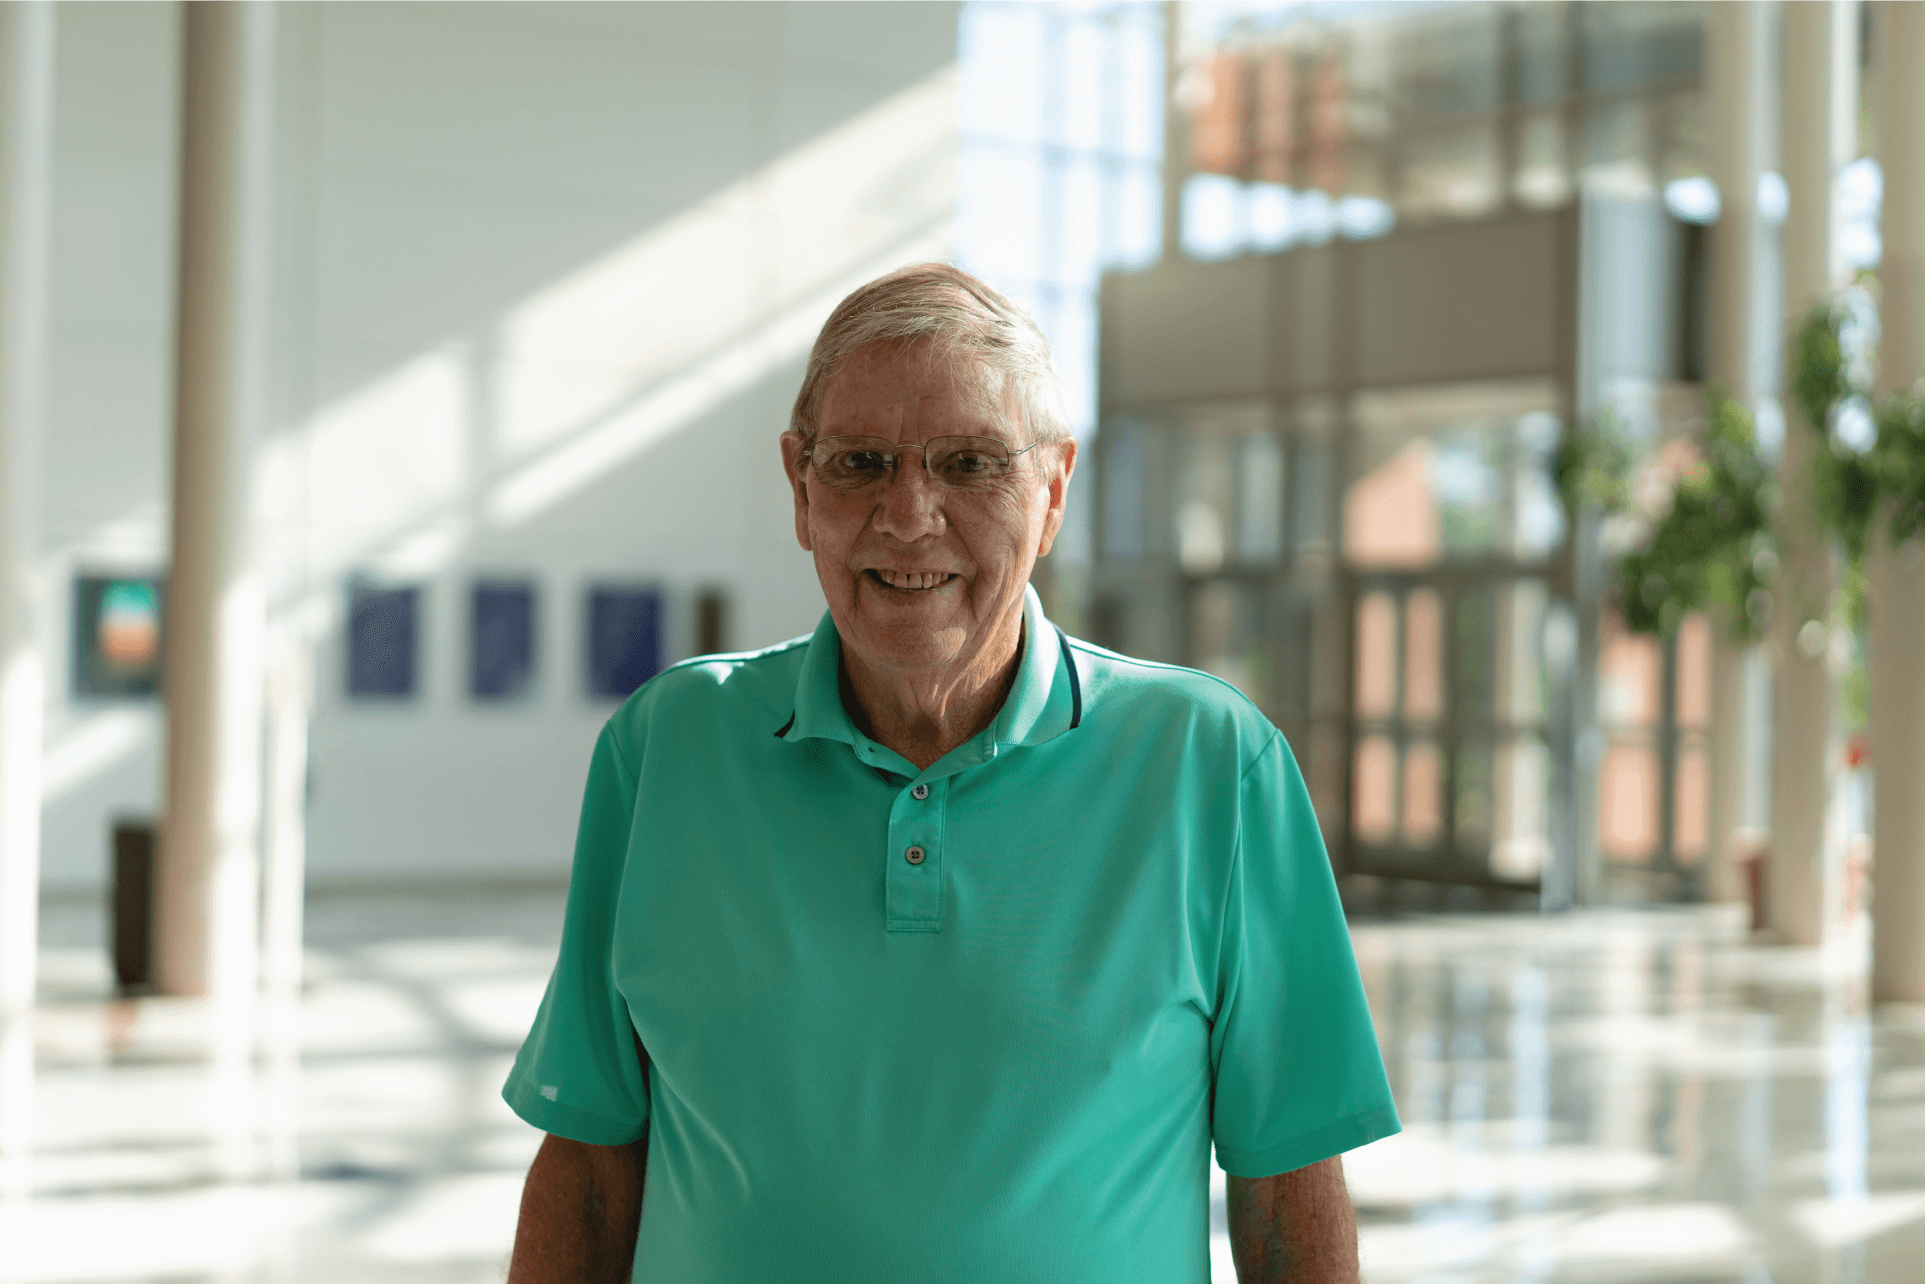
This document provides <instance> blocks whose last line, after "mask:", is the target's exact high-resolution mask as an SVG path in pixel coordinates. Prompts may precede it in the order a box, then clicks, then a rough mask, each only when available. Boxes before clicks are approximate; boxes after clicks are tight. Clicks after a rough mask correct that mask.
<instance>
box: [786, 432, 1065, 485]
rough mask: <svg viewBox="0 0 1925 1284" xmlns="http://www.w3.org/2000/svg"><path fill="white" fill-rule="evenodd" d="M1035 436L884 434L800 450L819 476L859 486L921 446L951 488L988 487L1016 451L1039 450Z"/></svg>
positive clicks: (930, 468) (931, 470) (929, 465)
mask: <svg viewBox="0 0 1925 1284" xmlns="http://www.w3.org/2000/svg"><path fill="white" fill-rule="evenodd" d="M1041 444H1042V443H1041V442H1037V441H1032V442H1030V443H1029V445H1027V446H1024V447H1023V448H1022V449H1021V450H1011V449H1010V448H1009V447H1008V445H1006V444H1005V443H1003V442H1000V441H998V440H996V439H995V438H994V437H931V438H930V439H929V440H928V441H926V442H923V443H922V444H921V445H917V444H916V443H915V442H913V441H895V442H892V441H887V440H884V439H883V438H881V437H822V438H819V439H817V440H816V441H814V442H812V443H811V444H810V445H809V446H808V447H807V448H806V449H805V450H803V452H802V457H803V458H804V459H807V460H808V461H809V462H810V463H811V464H812V465H813V466H814V467H815V475H816V480H818V481H820V482H821V483H822V484H823V485H824V486H830V487H833V488H835V489H836V490H860V489H862V488H863V487H864V486H867V485H868V484H869V483H871V482H874V481H880V480H881V479H882V478H883V477H884V476H885V475H886V474H888V473H889V472H890V471H891V470H892V469H894V468H895V467H896V465H897V463H898V462H899V460H900V458H901V457H900V455H899V454H898V453H897V452H899V451H903V450H920V451H921V452H922V466H923V469H924V470H925V471H926V472H928V474H929V475H930V476H931V477H933V478H935V479H936V480H937V481H938V482H940V483H941V484H942V485H944V486H947V487H949V488H950V489H951V490H987V489H989V488H990V487H993V486H995V485H996V483H998V482H1000V481H1002V480H1003V479H1004V478H1005V477H1008V476H1009V473H1010V470H1011V469H1012V468H1014V467H1015V466H1016V456H1018V455H1021V454H1023V453H1025V452H1026V451H1031V450H1034V449H1036V447H1038V446H1040V445H1041Z"/></svg>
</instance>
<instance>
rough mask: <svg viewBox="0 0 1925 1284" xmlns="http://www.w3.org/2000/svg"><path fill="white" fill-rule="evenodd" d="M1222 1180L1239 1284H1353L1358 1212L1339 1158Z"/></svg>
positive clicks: (1355, 1278) (1355, 1269) (1231, 1248)
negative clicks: (1269, 1174)
mask: <svg viewBox="0 0 1925 1284" xmlns="http://www.w3.org/2000/svg"><path fill="white" fill-rule="evenodd" d="M1227 1185H1228V1191H1227V1195H1228V1203H1229V1214H1230V1253H1231V1256H1232V1257H1233V1258H1234V1259H1235V1260H1236V1266H1237V1279H1238V1280H1239V1281H1240V1284H1357V1279H1358V1275H1357V1215H1356V1213H1355V1211H1354V1210H1352V1208H1351V1206H1350V1192H1349V1191H1347V1190H1345V1189H1344V1181H1343V1160H1342V1158H1341V1157H1339V1156H1333V1157H1331V1158H1329V1159H1326V1160H1324V1161H1323V1162H1322V1163H1317V1164H1311V1165H1310V1166H1309V1167H1308V1168H1299V1169H1297V1171H1295V1172H1290V1173H1279V1174H1277V1175H1276V1176H1274V1177H1258V1178H1247V1177H1231V1178H1230V1179H1229V1181H1228V1183H1227Z"/></svg>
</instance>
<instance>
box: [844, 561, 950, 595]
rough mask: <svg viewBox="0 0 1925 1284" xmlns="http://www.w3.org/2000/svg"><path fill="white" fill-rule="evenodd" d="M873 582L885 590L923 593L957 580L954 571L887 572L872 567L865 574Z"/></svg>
mask: <svg viewBox="0 0 1925 1284" xmlns="http://www.w3.org/2000/svg"><path fill="white" fill-rule="evenodd" d="M863 574H864V575H867V576H868V577H869V578H870V579H871V580H874V581H875V582H876V583H877V584H880V585H882V587H884V588H891V589H895V590H896V591H897V592H900V593H923V592H927V591H928V590H930V589H938V588H941V587H942V586H943V585H945V584H947V583H949V582H950V581H951V580H953V579H955V578H956V576H955V573H954V572H952V571H886V570H880V569H878V568H876V567H873V566H872V567H870V568H869V569H868V570H866V571H864V572H863Z"/></svg>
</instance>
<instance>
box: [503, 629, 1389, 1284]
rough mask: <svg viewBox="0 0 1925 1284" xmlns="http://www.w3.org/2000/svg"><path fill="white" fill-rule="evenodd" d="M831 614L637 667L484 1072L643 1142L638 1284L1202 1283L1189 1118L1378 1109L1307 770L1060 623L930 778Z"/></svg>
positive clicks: (1265, 1155)
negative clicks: (741, 642) (509, 1053)
mask: <svg viewBox="0 0 1925 1284" xmlns="http://www.w3.org/2000/svg"><path fill="white" fill-rule="evenodd" d="M839 664H840V643H839V641H838V638H837V635H836V630H835V626H834V624H833V622H832V621H831V620H830V619H829V617H828V616H826V615H825V616H824V617H823V621H822V624H821V626H820V627H819V628H817V629H816V631H815V635H814V636H813V637H809V638H798V639H796V640H795V641H793V642H788V643H784V644H783V645H781V646H777V647H771V648H770V649H769V650H766V651H759V652H755V653H753V654H747V655H734V656H711V657H706V658H702V659H698V660H691V661H689V662H687V663H686V664H682V665H678V666H676V667H675V668H672V669H669V670H668V671H666V672H664V673H662V674H661V675H660V676H658V677H656V678H655V679H653V680H652V681H650V682H648V683H647V684H646V685H644V686H643V687H642V688H641V689H640V690H639V691H637V692H636V693H635V695H634V696H633V697H632V698H630V699H629V701H628V702H627V703H626V704H625V705H623V706H622V708H621V710H620V711H619V712H617V713H616V714H615V716H614V717H613V718H611V719H610V720H609V722H608V725H607V727H606V729H605V730H604V731H603V732H602V735H601V739H600V741H599V743H598V744H597V746H596V748H595V755H594V761H593V764H592V765H591V767H590V769H589V777H588V789H587V798H586V800H585V802H584V803H583V806H582V819H581V830H580V835H579V837H578V839H577V845H576V851H575V871H574V878H573V881H572V882H571V883H570V885H569V889H568V911H567V920H566V922H565V924H564V926H563V931H562V944H561V956H560V960H559V962H558V963H557V964H556V967H555V972H554V976H553V979H552V980H551V981H550V982H549V986H548V993H547V996H546V997H545V998H544V999H543V1000H542V1005H541V1011H540V1014H539V1015H538V1016H537V1017H536V1018H535V1024H534V1028H533V1030H532V1031H531V1032H530V1033H529V1036H528V1040H527V1042H526V1043H524V1044H523V1045H522V1049H521V1054H520V1056H519V1057H518V1058H517V1059H516V1062H515V1067H514V1070H513V1072H512V1074H511V1075H510V1076H509V1079H508V1083H507V1086H506V1088H505V1089H504V1092H503V1095H504V1096H505V1097H506V1099H507V1101H508V1103H509V1105H510V1106H512V1107H513V1108H514V1109H515V1111H516V1113H518V1114H519V1115H521V1117H522V1118H524V1119H526V1120H527V1121H528V1122H529V1123H531V1124H533V1125H534V1126H535V1127H537V1128H540V1129H543V1130H545V1131H547V1132H552V1133H556V1134H559V1135H561V1136H564V1137H571V1138H574V1139H575V1140H577V1141H585V1142H592V1143H595V1144H598V1145H617V1144H621V1143H626V1142H632V1141H635V1140H636V1139H638V1138H641V1137H644V1136H646V1137H647V1139H648V1142H647V1151H648V1176H647V1184H646V1193H645V1195H644V1200H643V1207H642V1220H641V1229H640V1232H639V1235H638V1239H637V1243H636V1254H635V1275H634V1277H635V1278H636V1279H637V1280H647V1281H660V1280H667V1281H675V1282H676V1284H742V1282H743V1281H749V1280H761V1279H781V1280H784V1281H791V1282H803V1281H824V1282H825V1284H826V1282H829V1281H833V1282H834V1284H872V1282H873V1284H905V1282H912V1284H948V1282H949V1281H955V1282H956V1284H985V1282H986V1281H997V1282H1001V1281H1009V1282H1012V1284H1014V1282H1016V1281H1021V1282H1023V1284H1042V1282H1044V1281H1061V1282H1062V1284H1089V1281H1094V1280H1102V1281H1106V1282H1110V1284H1114V1282H1118V1281H1143V1282H1144V1284H1192V1282H1193V1284H1207V1281H1208V1280H1209V1278H1210V1258H1209V1207H1208V1202H1209V1200H1208V1176H1209V1157H1210V1147H1211V1144H1212V1143H1213V1142H1214V1144H1215V1146H1216V1153H1217V1160H1218V1162H1219V1163H1220V1164H1221V1165H1222V1167H1223V1168H1224V1169H1225V1170H1227V1171H1229V1172H1232V1173H1236V1174H1239V1175H1242V1176H1246V1177H1262V1176H1268V1175H1270V1174H1272V1173H1280V1172H1287V1171H1290V1170H1292V1169H1295V1168H1300V1167H1302V1166H1304V1165H1306V1164H1311V1163H1315V1162H1316V1161H1318V1160H1320V1159H1325V1158H1327V1157H1329V1156H1331V1155H1334V1154H1338V1153H1340V1152H1342V1151H1345V1150H1349V1149H1351V1148H1352V1147H1355V1146H1361V1145H1363V1144H1364V1143H1366V1142H1369V1141H1374V1140H1376V1139H1377V1138H1379V1137H1383V1136H1387V1135H1388V1134H1390V1133H1393V1132H1396V1131H1397V1129H1398V1122H1397V1114H1396V1110H1395V1107H1394V1106H1393V1105H1392V1102H1391V1095H1390V1089H1389V1086H1388V1084H1387V1083H1386V1081H1385V1078H1384V1072H1383V1065H1382V1062H1381V1060H1380V1058H1379V1055H1378V1050H1377V1042H1376V1037H1375V1034H1374V1032H1373V1030H1372V1028H1371V1023H1370V1013H1369V1010H1368V1009H1367V1008H1366V1006H1365V1002H1364V992H1363V987H1362V985H1361V983H1360V981H1359V979H1358V975H1357V967H1356V963H1355V960H1354V958H1353V956H1352V953H1351V948H1350V940H1349V936H1348V933H1347V932H1346V930H1345V926H1344V920H1343V914H1342V910H1341V907H1340V905H1339V903H1338V900H1337V893H1336V888H1335V885H1334V883H1333V882H1332V879H1331V873H1330V866H1329V863H1328V861H1327V860H1326V858H1325V856H1324V849H1323V842H1322V839H1321V837H1320V835H1319V834H1318V830H1317V823H1316V818H1315V817H1314V815H1313V814H1312V812H1311V808H1310V799H1309V797H1308V795H1307V794H1306V793H1305V791H1304V787H1303V781H1302V778H1301V776H1300V775H1299V774H1298V771H1297V765H1296V761H1295V759H1294V758H1293V757H1292V756H1291V753H1290V749H1289V746H1288V745H1286V744H1285V743H1284V740H1283V738H1282V736H1281V735H1279V734H1278V732H1277V730H1276V728H1274V727H1273V726H1271V725H1270V723H1269V722H1268V721H1267V720H1266V719H1265V718H1264V717H1263V716H1262V714H1260V713H1259V712H1258V711H1257V710H1256V708H1255V707H1254V706H1253V705H1252V704H1251V703H1250V702H1249V701H1248V700H1246V699H1245V698H1244V697H1243V696H1242V695H1241V694H1239V693H1238V692H1237V691H1236V690H1235V689H1234V688H1232V687H1230V686H1228V685H1227V684H1225V683H1222V682H1219V681H1217V680H1216V679H1215V678H1211V677H1208V676H1206V675H1204V674H1200V673H1196V672H1193V671H1191V670H1187V669H1180V668H1175V667H1173V666H1170V665H1162V664H1150V663H1146V662H1144V661H1141V660H1132V659H1128V658H1126V657H1124V656H1120V655H1115V654H1112V653H1111V652H1108V651H1104V650H1102V649H1100V648H1098V647H1094V646H1091V645H1089V644H1087V643H1084V642H1079V641H1076V640H1074V639H1071V638H1066V637H1065V636H1064V635H1063V634H1062V633H1061V632H1060V631H1059V630H1057V629H1056V628H1055V627H1054V626H1053V625H1051V624H1050V623H1049V621H1048V620H1047V619H1046V618H1045V617H1044V615H1043V612H1042V608H1041V605H1040V604H1039V603H1038V602H1037V600H1036V598H1035V595H1034V594H1033V593H1032V594H1030V596H1029V600H1028V602H1027V605H1026V608H1025V617H1024V650H1023V658H1022V662H1021V665H1020V668H1019V670H1018V673H1017V676H1016V682H1015V685H1014V687H1013V688H1012V690H1011V692H1010V695H1009V698H1008V700H1007V701H1006V702H1005V703H1004V705H1003V708H1002V710H1001V711H1000V712H999V713H998V714H997V716H996V719H995V721H994V722H993V723H992V724H991V725H990V726H989V727H988V728H987V729H985V730H984V731H983V732H982V733H981V734H980V735H978V736H976V737H975V739H973V740H971V741H969V742H968V743H967V744H965V745H962V746H961V747H960V748H957V749H955V750H954V751H952V752H951V753H949V754H948V755H947V756H946V757H944V758H943V759H942V760H941V761H940V762H938V763H936V764H935V765H934V766H932V767H930V768H929V769H928V770H926V771H919V770H917V768H916V767H915V766H914V765H913V764H912V763H910V762H908V761H907V760H906V759H904V758H901V757H899V756H898V755H897V754H895V753H894V752H892V751H891V750H889V749H886V748H884V747H883V746H882V745H880V744H877V743H876V742H874V741H872V740H870V739H869V738H868V737H866V736H864V735H863V734H862V733H861V732H860V731H858V730H857V729H856V727H855V725H854V723H853V722H851V720H850V718H849V716H848V714H847V713H846V712H845V710H844V708H843V705H842V700H841V697H840V694H839V683H838V668H839Z"/></svg>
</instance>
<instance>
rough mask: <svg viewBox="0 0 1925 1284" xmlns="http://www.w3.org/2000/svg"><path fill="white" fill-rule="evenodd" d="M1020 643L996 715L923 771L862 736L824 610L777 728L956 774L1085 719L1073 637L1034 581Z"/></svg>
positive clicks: (901, 770)
mask: <svg viewBox="0 0 1925 1284" xmlns="http://www.w3.org/2000/svg"><path fill="white" fill-rule="evenodd" d="M1022 647H1023V658H1022V659H1021V661H1019V662H1018V664H1017V668H1016V681H1015V683H1014V685H1012V686H1011V687H1010V690H1009V696H1008V698H1006V699H1005V700H1004V701H1003V707H1002V708H1001V709H1000V710H998V711H997V713H996V718H995V721H993V722H991V723H990V724H989V726H987V727H985V728H984V729H983V730H982V731H980V732H978V733H977V734H976V736H975V737H974V738H973V739H971V740H969V741H968V742H967V743H965V744H962V745H958V746H957V747H956V748H954V749H952V750H950V751H949V753H948V754H946V755H944V757H943V758H942V760H941V761H940V762H937V763H935V764H934V765H933V766H931V767H930V768H929V770H928V771H926V772H918V771H917V770H916V768H915V765H914V764H913V763H910V762H909V761H908V760H907V759H905V758H903V757H901V756H900V755H898V754H896V753H895V752H894V751H892V750H890V749H887V748H885V747H883V746H882V745H879V744H877V743H876V742H874V741H873V740H870V739H869V737H867V736H865V735H863V734H862V732H861V731H860V730H858V729H857V728H856V725H855V723H854V722H853V721H851V720H850V717H849V713H848V710H846V709H844V708H843V707H842V689H841V660H842V639H841V636H840V635H839V634H837V632H836V626H835V619H834V617H833V616H831V615H830V614H829V612H827V611H824V612H823V613H822V622H821V623H820V624H818V625H816V629H815V635H814V636H813V637H811V638H810V639H809V645H808V647H807V649H806V650H804V652H803V655H802V672H801V674H800V675H799V676H798V678H797V680H796V688H795V712H794V713H793V714H791V715H790V717H789V720H788V722H787V723H785V724H784V725H783V726H782V727H781V728H780V729H778V730H777V731H776V732H775V734H776V735H777V736H779V737H780V738H782V739H784V740H788V741H792V742H794V741H801V740H839V741H841V742H842V743H844V744H846V745H849V746H851V747H852V748H854V749H855V751H856V755H857V757H859V758H862V760H863V761H864V762H867V763H869V764H870V765H871V766H879V767H882V768H884V769H886V770H890V771H895V772H896V773H897V774H898V775H907V776H910V777H912V778H921V779H935V778H937V777H939V776H947V775H952V774H954V773H955V772H957V771H961V770H963V769H964V768H967V767H972V766H975V765H977V764H978V763H983V762H988V761H989V760H990V759H991V758H994V757H995V756H996V755H997V753H998V752H999V751H1001V750H1002V749H1006V748H1013V747H1015V746H1018V745H1039V744H1043V743H1044V742H1046V741H1049V740H1054V739H1055V738H1056V737H1057V736H1060V735H1062V734H1063V733H1064V732H1065V731H1069V730H1071V729H1073V728H1074V727H1076V726H1077V724H1079V723H1080V722H1081V721H1082V718H1083V692H1082V680H1081V675H1080V674H1079V673H1078V672H1077V670H1076V660H1075V657H1074V656H1073V654H1072V653H1071V650H1070V645H1069V640H1068V639H1067V638H1065V637H1064V636H1063V631H1062V630H1061V629H1059V628H1057V627H1056V626H1055V625H1054V624H1051V623H1050V622H1049V618H1048V617H1047V616H1045V615H1044V614H1043V603H1042V599H1040V598H1038V597H1037V596H1036V590H1035V589H1034V588H1031V587H1029V586H1024V589H1023V641H1022Z"/></svg>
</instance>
